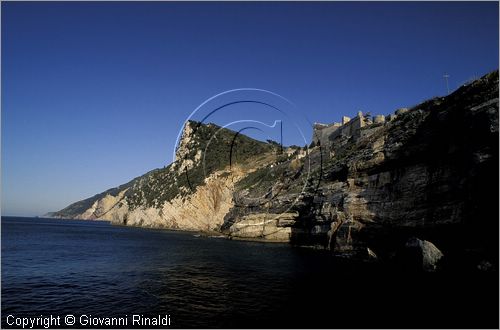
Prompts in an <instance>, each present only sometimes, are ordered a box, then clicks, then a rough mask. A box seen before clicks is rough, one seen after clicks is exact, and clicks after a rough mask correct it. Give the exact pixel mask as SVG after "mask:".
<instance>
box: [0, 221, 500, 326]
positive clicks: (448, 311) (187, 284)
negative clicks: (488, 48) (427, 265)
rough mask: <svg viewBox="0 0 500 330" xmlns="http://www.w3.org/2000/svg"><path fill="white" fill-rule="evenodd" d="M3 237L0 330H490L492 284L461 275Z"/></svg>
mask: <svg viewBox="0 0 500 330" xmlns="http://www.w3.org/2000/svg"><path fill="white" fill-rule="evenodd" d="M1 230H2V236H1V237H2V261H1V266H2V292H1V294H2V296H1V298H2V300H1V303H2V306H1V309H2V327H3V328H11V326H9V325H8V324H7V323H6V319H7V316H8V315H12V317H29V316H31V317H36V316H40V315H43V316H48V315H56V316H57V315H59V316H61V317H63V316H65V315H68V314H71V315H74V316H75V317H76V318H78V317H79V316H81V315H87V316H89V315H92V317H96V318H102V317H124V316H125V315H128V316H130V315H133V314H142V315H144V316H151V317H154V316H157V315H169V318H170V321H171V324H170V327H172V328H192V327H202V328H214V327H217V328H220V327H223V328H227V327H239V328H273V327H274V328H284V327H285V328H297V327H300V328H302V327H303V328H339V327H340V328H359V327H384V328H390V327H419V328H420V327H452V328H461V327H488V326H495V325H496V326H498V285H497V286H495V285H493V286H491V283H490V282H491V281H490V282H488V280H484V279H477V278H476V277H469V275H464V274H447V275H436V274H430V275H429V274H421V275H412V276H410V275H408V274H405V273H400V272H394V271H387V270H383V269H380V267H375V266H373V265H368V264H357V263H354V262H350V261H346V260H339V259H335V258H333V257H332V256H331V255H330V254H328V253H326V252H325V251H318V250H312V249H305V248H294V247H291V246H289V245H287V244H272V243H258V242H244V241H231V240H226V239H221V238H208V237H202V236H199V237H198V236H196V235H194V234H193V233H186V232H173V231H165V230H151V229H141V228H129V227H119V226H112V225H110V224H108V223H106V222H94V221H74V220H55V219H42V218H16V217H2V220H1ZM495 281H496V279H495ZM495 281H494V282H493V283H495ZM496 284H498V283H497V282H496ZM493 298H496V302H495V301H494V300H493V302H492V299H493ZM12 317H11V320H12ZM76 325H78V322H77V324H76ZM63 327H64V328H71V327H68V326H63ZM80 327H81V325H80ZM86 327H87V328H107V327H105V326H104V327H102V326H101V327H100V326H86ZM131 327H132V325H131V324H130V323H129V324H128V326H127V328H131Z"/></svg>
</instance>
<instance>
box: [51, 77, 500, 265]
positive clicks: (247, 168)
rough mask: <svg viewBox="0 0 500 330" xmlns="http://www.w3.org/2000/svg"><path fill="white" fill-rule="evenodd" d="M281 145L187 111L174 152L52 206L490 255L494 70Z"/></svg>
mask: <svg viewBox="0 0 500 330" xmlns="http://www.w3.org/2000/svg"><path fill="white" fill-rule="evenodd" d="M214 137H216V140H217V143H210V141H214ZM235 146H237V147H235ZM278 147H279V145H277V144H273V143H265V142H261V141H257V140H254V139H251V138H249V137H247V136H244V135H242V134H238V133H236V132H233V131H231V130H228V129H225V128H224V129H221V128H220V127H219V126H217V125H215V124H202V123H198V122H194V121H188V122H187V123H186V125H185V127H184V130H183V133H182V138H181V141H180V143H179V147H178V149H177V150H176V159H175V161H174V162H173V163H172V164H170V165H168V166H166V167H165V168H163V169H156V170H153V171H151V172H148V173H147V174H145V175H143V176H141V177H138V178H135V179H133V180H132V181H130V182H128V183H126V184H124V185H121V186H119V187H117V188H113V189H110V190H107V191H105V192H103V193H101V194H98V195H95V196H93V197H91V198H89V199H86V200H83V201H80V202H77V203H74V204H72V205H70V206H68V207H66V208H64V209H63V210H61V211H58V212H55V213H53V214H52V216H54V217H61V218H74V219H105V220H110V221H111V222H112V223H116V224H122V225H133V226H146V227H155V228H170V229H182V230H196V231H207V232H218V233H222V234H224V235H226V236H228V237H231V238H242V239H259V240H268V241H286V242H291V243H292V244H296V245H300V246H313V247H316V248H322V249H327V250H331V251H333V252H335V253H338V254H349V255H358V256H364V257H367V258H369V257H373V256H377V258H381V259H384V258H390V257H391V256H394V253H395V251H396V250H397V249H398V248H399V247H401V246H404V244H405V242H407V241H408V239H410V238H411V237H414V236H418V237H419V238H421V239H423V240H424V239H428V240H429V241H432V242H433V243H435V244H436V246H438V247H439V248H440V249H441V250H442V251H443V252H444V253H445V255H447V254H450V253H451V255H455V256H461V255H463V254H464V253H466V251H471V250H474V251H482V252H481V253H480V255H481V258H486V259H488V260H493V259H495V252H494V251H496V247H495V246H497V245H498V237H497V236H496V233H497V232H498V208H497V206H498V205H497V204H496V203H497V202H496V201H497V200H498V171H497V169H498V71H495V72H492V73H490V74H488V75H485V76H484V77H482V78H481V79H478V80H476V81H473V82H471V83H469V84H467V85H464V86H462V87H461V88H459V89H457V90H456V91H454V92H453V93H451V94H450V95H448V96H446V97H438V98H434V99H431V100H428V101H425V102H423V103H421V104H419V105H417V106H415V107H412V108H411V109H405V108H402V109H398V110H397V111H396V112H395V113H394V114H392V115H389V116H386V117H384V116H375V117H373V118H372V117H370V116H369V115H367V114H362V113H359V114H358V115H357V116H356V117H355V118H352V119H350V118H347V117H344V118H343V120H342V123H338V124H336V123H333V124H330V125H324V124H317V125H315V127H314V136H313V143H312V144H311V146H310V147H309V148H300V147H290V148H285V150H284V152H280V148H278ZM469 257H470V256H468V258H469ZM471 258H476V257H471ZM478 258H479V257H478ZM474 260H475V259H474ZM474 262H478V260H475V261H474Z"/></svg>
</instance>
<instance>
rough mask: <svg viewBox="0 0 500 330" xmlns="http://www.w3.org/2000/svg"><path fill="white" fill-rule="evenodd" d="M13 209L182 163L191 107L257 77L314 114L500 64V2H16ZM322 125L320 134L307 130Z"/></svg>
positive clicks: (6, 182) (6, 81) (397, 98)
mask: <svg viewBox="0 0 500 330" xmlns="http://www.w3.org/2000/svg"><path fill="white" fill-rule="evenodd" d="M1 24H2V126H1V129H2V133H1V135H2V154H1V156H2V214H4V215H37V214H38V215H39V214H44V213H46V212H48V211H54V210H58V209H61V208H63V207H65V206H67V205H68V204H69V203H71V202H74V201H77V200H80V199H83V198H86V197H89V196H92V195H94V194H96V193H99V192H101V191H103V190H105V189H108V188H110V187H114V186H117V185H119V184H122V183H125V182H127V181H129V180H130V179H132V178H134V177H136V176H138V175H141V174H143V173H145V172H147V171H149V170H151V169H153V168H158V167H163V166H165V165H166V164H168V163H170V162H171V161H172V151H173V148H174V142H175V138H176V136H177V133H178V131H179V128H180V127H181V126H182V123H183V122H184V119H185V118H186V117H187V116H188V115H189V114H190V113H191V111H193V110H194V109H195V108H196V107H197V106H198V105H199V104H200V103H202V102H203V101H204V100H206V99H207V98H209V97H211V96H213V95H215V94H217V93H220V92H222V91H225V90H228V89H233V88H239V87H255V88H262V89H267V90H271V91H273V92H276V93H279V94H280V95H282V96H284V97H286V98H288V99H290V100H291V101H293V102H294V103H295V104H296V106H297V108H298V109H299V110H297V111H300V113H301V114H303V115H306V116H307V118H308V119H309V120H310V121H311V122H314V121H318V122H333V121H339V120H340V117H341V115H344V114H345V115H351V116H353V115H355V113H356V112H357V111H358V110H364V111H370V112H371V113H372V114H388V113H391V112H393V111H394V110H395V109H396V108H398V107H402V106H411V105H414V104H416V103H418V102H420V101H423V100H425V99H427V98H429V97H433V96H437V95H443V94H446V85H445V82H444V79H443V77H442V76H443V74H444V73H445V72H446V73H448V74H450V76H451V77H450V87H451V88H452V89H454V88H456V87H458V86H459V85H460V84H461V83H463V82H464V81H466V80H468V79H470V78H472V77H473V76H480V75H483V74H485V73H487V72H489V71H491V70H494V69H497V68H498V56H499V54H498V37H499V36H498V28H499V25H498V2H483V3H479V2H435V3H434V2H423V3H413V2H406V3H395V2H383V3H367V2H350V3H335V2H333V3H327V2H316V3H297V2H294V3H264V2H257V3H241V2H237V3H227V2H225V3H168V2H150V3H136V2H108V3H99V2H85V3H68V2H47V3H36V2H2V23H1ZM306 134H307V137H308V138H310V134H311V131H308V132H306Z"/></svg>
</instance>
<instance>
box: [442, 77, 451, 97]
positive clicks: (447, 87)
mask: <svg viewBox="0 0 500 330" xmlns="http://www.w3.org/2000/svg"><path fill="white" fill-rule="evenodd" d="M443 78H444V79H446V90H447V91H448V94H450V87H449V86H448V78H450V75H449V74H447V73H445V74H444V75H443Z"/></svg>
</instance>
